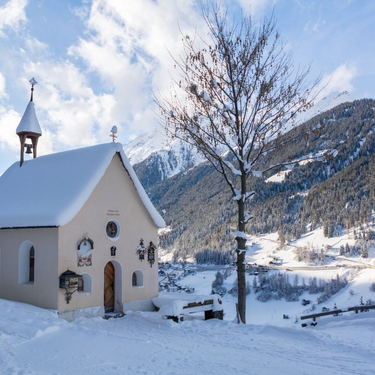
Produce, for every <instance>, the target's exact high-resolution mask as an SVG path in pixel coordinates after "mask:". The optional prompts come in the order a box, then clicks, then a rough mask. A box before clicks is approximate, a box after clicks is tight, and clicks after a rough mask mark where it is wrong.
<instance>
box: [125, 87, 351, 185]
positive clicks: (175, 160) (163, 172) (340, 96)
mask: <svg viewBox="0 0 375 375" xmlns="http://www.w3.org/2000/svg"><path fill="white" fill-rule="evenodd" d="M353 100H354V99H353V98H352V97H351V96H350V94H349V93H348V92H347V91H343V92H340V93H339V92H334V93H331V94H329V95H327V96H325V97H323V98H322V99H321V100H319V101H318V102H317V104H316V105H314V106H313V107H312V108H310V109H309V110H307V111H306V112H303V113H300V114H299V115H298V116H297V118H296V121H297V123H298V124H302V123H304V122H306V121H308V120H310V119H311V118H313V117H314V116H316V115H318V114H320V113H323V112H325V111H327V110H329V109H331V108H333V107H336V106H337V105H339V104H341V103H344V102H350V101H353ZM124 151H125V153H126V155H127V156H128V158H129V160H130V163H131V164H132V165H136V164H139V163H141V162H143V161H145V160H146V159H149V160H148V161H147V164H148V165H150V166H151V164H152V165H153V166H152V168H153V169H154V170H155V169H157V170H158V171H159V172H158V177H159V178H160V179H161V180H163V179H165V178H169V177H172V176H175V175H176V174H178V173H180V172H183V171H184V170H186V169H188V168H192V167H194V166H196V165H198V164H200V163H201V162H203V161H204V160H205V159H204V157H203V156H202V155H200V154H198V153H197V151H196V150H194V149H191V148H190V147H188V146H187V145H184V144H182V142H181V141H180V140H178V139H175V140H173V141H170V140H169V139H168V137H167V136H166V135H165V133H164V131H163V130H161V129H154V130H153V131H152V132H150V133H147V134H143V135H141V136H139V137H137V138H135V139H134V140H133V141H131V142H129V143H128V144H127V145H125V146H124ZM155 163H156V164H155Z"/></svg>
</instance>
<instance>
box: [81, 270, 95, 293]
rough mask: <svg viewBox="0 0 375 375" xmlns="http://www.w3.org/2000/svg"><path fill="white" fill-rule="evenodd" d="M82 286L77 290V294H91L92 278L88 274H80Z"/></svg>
mask: <svg viewBox="0 0 375 375" xmlns="http://www.w3.org/2000/svg"><path fill="white" fill-rule="evenodd" d="M81 275H82V285H80V288H78V292H79V293H92V276H91V275H90V274H89V273H82V274H81Z"/></svg>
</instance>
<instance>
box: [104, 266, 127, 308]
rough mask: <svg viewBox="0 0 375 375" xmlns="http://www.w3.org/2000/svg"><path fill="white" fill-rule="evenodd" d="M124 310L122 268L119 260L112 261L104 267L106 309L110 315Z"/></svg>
mask: <svg viewBox="0 0 375 375" xmlns="http://www.w3.org/2000/svg"><path fill="white" fill-rule="evenodd" d="M122 308H123V307H122V267H121V264H120V263H119V262H118V261H117V260H112V261H109V262H108V263H107V264H106V265H105V267H104V309H105V312H106V313H109V312H112V311H116V312H117V311H122Z"/></svg>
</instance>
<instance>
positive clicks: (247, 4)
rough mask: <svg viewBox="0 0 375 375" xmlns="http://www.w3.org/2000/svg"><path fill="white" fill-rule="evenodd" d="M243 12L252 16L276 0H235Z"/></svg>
mask: <svg viewBox="0 0 375 375" xmlns="http://www.w3.org/2000/svg"><path fill="white" fill-rule="evenodd" d="M237 1H238V3H239V4H240V6H241V7H242V9H243V10H244V11H245V12H248V13H250V14H251V15H252V16H254V15H258V14H259V13H262V12H263V11H264V10H265V9H266V8H267V6H268V5H269V4H271V3H273V4H275V3H276V2H277V0H237Z"/></svg>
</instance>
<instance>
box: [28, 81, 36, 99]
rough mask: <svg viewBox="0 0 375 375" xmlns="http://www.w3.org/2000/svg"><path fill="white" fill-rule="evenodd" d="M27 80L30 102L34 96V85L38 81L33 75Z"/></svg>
mask: <svg viewBox="0 0 375 375" xmlns="http://www.w3.org/2000/svg"><path fill="white" fill-rule="evenodd" d="M29 82H30V83H31V97H30V102H32V101H33V96H34V86H35V85H36V84H37V83H38V82H37V81H36V80H35V78H34V77H33V78H31V79H30V80H29Z"/></svg>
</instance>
